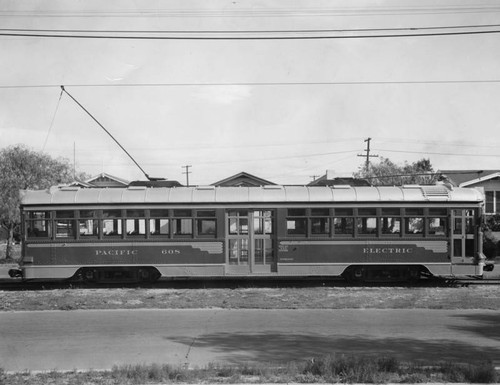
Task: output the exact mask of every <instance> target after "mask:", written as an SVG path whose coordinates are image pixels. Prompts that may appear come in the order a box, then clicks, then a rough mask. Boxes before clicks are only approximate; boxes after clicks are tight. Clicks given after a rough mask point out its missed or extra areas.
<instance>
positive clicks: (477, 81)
mask: <svg viewBox="0 0 500 385" xmlns="http://www.w3.org/2000/svg"><path fill="white" fill-rule="evenodd" d="M481 83H484V84H489V83H500V79H475V80H474V79H473V80H458V79H452V80H401V81H399V80H380V81H377V80H375V81H337V82H234V83H127V84H96V83H95V84H67V85H66V87H72V88H76V87H234V86H252V87H266V86H330V85H335V86H338V85H386V84H389V85H390V84H393V85H412V84H481ZM58 87H60V85H58V84H57V85H56V84H32V85H0V89H9V88H12V89H21V88H58Z"/></svg>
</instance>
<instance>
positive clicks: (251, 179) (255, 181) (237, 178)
mask: <svg viewBox="0 0 500 385" xmlns="http://www.w3.org/2000/svg"><path fill="white" fill-rule="evenodd" d="M274 185H276V183H273V182H270V181H268V180H265V179H262V178H259V177H257V176H255V175H252V174H249V173H247V172H244V171H242V172H240V173H238V174H235V175H233V176H230V177H229V178H226V179H222V180H220V181H218V182H215V183H212V184H211V186H246V187H251V186H274Z"/></svg>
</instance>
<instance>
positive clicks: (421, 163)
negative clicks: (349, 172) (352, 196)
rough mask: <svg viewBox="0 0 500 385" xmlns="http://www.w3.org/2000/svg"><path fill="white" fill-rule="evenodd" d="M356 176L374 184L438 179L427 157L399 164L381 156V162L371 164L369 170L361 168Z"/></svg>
mask: <svg viewBox="0 0 500 385" xmlns="http://www.w3.org/2000/svg"><path fill="white" fill-rule="evenodd" d="M354 177H355V178H360V179H363V178H364V179H367V180H368V181H369V182H371V184H372V185H374V186H395V185H403V184H433V183H435V181H436V177H435V174H434V169H433V168H432V164H431V162H430V160H429V159H425V158H422V159H420V160H418V161H416V162H414V163H411V164H409V163H408V162H405V163H404V164H403V165H402V166H399V165H397V164H395V163H394V162H392V161H391V160H390V159H387V158H384V157H381V158H380V162H379V164H377V165H370V167H369V168H368V170H367V169H366V168H363V169H361V170H360V171H359V172H357V173H355V174H354Z"/></svg>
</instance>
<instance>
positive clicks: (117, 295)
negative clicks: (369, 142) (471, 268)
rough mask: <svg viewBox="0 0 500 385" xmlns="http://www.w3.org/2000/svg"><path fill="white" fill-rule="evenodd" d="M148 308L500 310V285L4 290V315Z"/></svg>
mask: <svg viewBox="0 0 500 385" xmlns="http://www.w3.org/2000/svg"><path fill="white" fill-rule="evenodd" d="M145 308H156V309H203V308H224V309H232V308H234V309H348V308H350V309H370V308H377V309H418V308H428V309H490V310H500V285H498V286H497V285H495V286H491V285H489V286H469V287H322V286H319V287H281V288H266V287H264V288H261V287H256V288H236V289H231V288H210V289H201V288H182V289H176V288H102V289H101V288H99V289H95V288H94V289H68V288H67V289H52V290H27V291H8V290H3V291H0V311H22V310H75V309H145Z"/></svg>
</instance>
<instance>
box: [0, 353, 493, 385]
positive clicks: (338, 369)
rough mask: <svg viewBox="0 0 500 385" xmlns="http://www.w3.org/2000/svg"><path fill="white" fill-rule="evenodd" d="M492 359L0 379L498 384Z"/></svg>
mask: <svg viewBox="0 0 500 385" xmlns="http://www.w3.org/2000/svg"><path fill="white" fill-rule="evenodd" d="M498 379H499V376H498V373H497V372H496V371H495V368H494V366H493V364H492V363H481V364H472V363H468V364H460V363H450V362H443V363H440V364H436V365H433V366H428V365H424V364H422V363H409V362H401V361H399V360H398V359H397V358H394V357H365V356H348V355H327V356H322V357H317V358H314V359H311V360H308V361H306V362H289V363H287V364H285V365H273V364H255V365H254V364H247V365H241V366H233V365H224V364H215V363H214V364H210V365H208V366H206V367H204V368H194V369H187V368H184V367H182V366H172V365H159V364H151V365H123V366H116V367H114V368H113V369H112V370H110V371H103V372H97V371H88V372H76V371H73V372H56V371H51V372H47V373H39V374H30V373H29V372H22V373H16V374H10V373H9V374H8V373H5V372H4V371H3V370H1V369H0V384H1V385H4V384H9V385H21V384H31V385H41V384H53V385H59V384H60V385H62V384H74V385H80V384H81V385H83V384H86V385H90V384H99V385H115V384H116V385H117V384H120V385H137V384H170V383H172V384H177V383H184V384H186V383H189V384H199V383H216V384H234V383H290V382H295V383H388V382H390V383H424V382H448V383H456V382H462V383H496V382H497V380H498Z"/></svg>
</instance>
